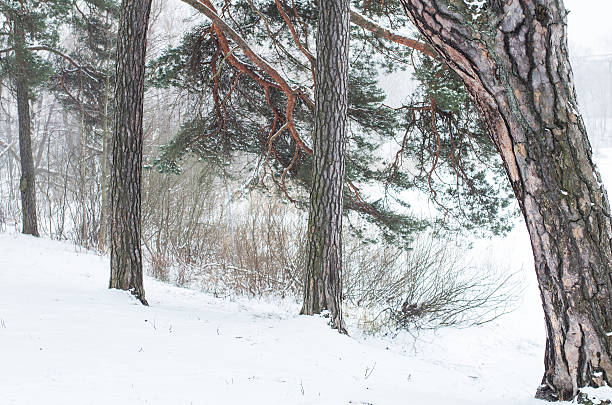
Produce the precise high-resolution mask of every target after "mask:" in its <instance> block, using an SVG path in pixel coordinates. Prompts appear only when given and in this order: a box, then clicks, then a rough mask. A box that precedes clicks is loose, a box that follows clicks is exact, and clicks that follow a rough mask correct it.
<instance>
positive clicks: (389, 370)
mask: <svg viewBox="0 0 612 405" xmlns="http://www.w3.org/2000/svg"><path fill="white" fill-rule="evenodd" d="M108 268H109V263H108V260H107V259H106V258H105V257H100V256H97V255H95V254H92V253H88V252H82V251H78V250H77V249H76V248H75V247H74V246H72V245H70V244H67V243H60V242H55V241H50V240H45V239H37V238H33V237H27V236H23V235H19V234H16V233H3V234H0V404H45V405H50V404H62V405H64V404H145V403H146V404H351V403H352V404H367V403H370V404H377V405H382V404H406V403H414V404H427V403H440V401H444V402H443V403H452V404H458V405H460V404H486V403H491V401H495V403H497V404H534V403H537V402H536V401H535V400H533V399H532V396H533V393H534V390H535V388H536V387H537V383H538V382H539V379H540V377H541V372H542V355H543V351H544V348H543V334H542V330H541V328H539V326H538V325H537V324H538V322H537V321H536V322H535V329H534V323H533V319H534V317H533V316H530V315H529V314H530V313H533V314H535V315H536V316H535V318H536V319H538V320H539V318H540V310H539V307H538V306H536V307H535V308H527V311H525V312H520V313H519V312H517V313H513V314H511V315H509V316H507V317H505V318H502V319H501V320H500V321H498V322H495V323H492V324H488V325H486V326H482V327H477V328H470V329H462V330H453V329H448V330H442V331H439V332H438V333H437V335H436V334H433V333H428V334H424V335H422V336H421V337H420V338H419V340H418V341H417V342H416V343H415V342H414V340H413V339H412V338H410V337H409V335H408V334H402V335H400V336H398V337H397V338H395V339H391V338H382V337H381V338H376V337H363V336H362V335H361V333H360V332H359V331H358V330H357V329H356V328H355V327H354V325H353V326H351V332H352V333H353V334H352V336H351V337H348V336H341V335H339V334H338V333H336V332H335V331H332V330H330V329H329V327H328V326H327V325H326V324H325V321H326V320H325V319H323V318H318V317H305V316H297V315H296V314H297V312H298V309H299V308H298V306H297V305H296V304H294V303H290V302H287V301H283V302H280V303H279V302H270V303H266V302H262V301H255V300H251V301H248V300H235V301H228V300H223V299H220V298H214V297H212V296H209V295H205V294H202V293H200V292H196V291H192V290H186V289H180V288H176V287H173V286H170V285H166V284H162V283H160V282H157V281H155V280H152V279H150V278H147V279H146V280H145V287H146V292H147V298H148V300H149V303H150V304H151V306H150V307H148V308H147V307H143V306H141V305H139V304H138V303H137V302H136V301H135V300H134V299H133V298H132V297H131V296H130V295H129V294H128V293H124V292H120V291H117V290H108V289H107V288H106V287H107V283H108V280H107V278H108ZM530 305H531V303H530ZM525 316H527V318H528V319H523V318H524V317H525Z"/></svg>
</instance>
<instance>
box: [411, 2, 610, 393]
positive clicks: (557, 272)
mask: <svg viewBox="0 0 612 405" xmlns="http://www.w3.org/2000/svg"><path fill="white" fill-rule="evenodd" d="M403 3H404V5H405V9H406V11H407V13H408V14H409V16H410V18H411V19H412V21H413V22H414V24H415V25H416V27H417V28H418V30H419V31H420V32H421V34H422V35H423V36H424V37H425V38H426V39H427V41H428V42H429V43H430V44H431V46H432V47H433V48H434V49H435V50H436V51H437V52H438V53H439V54H440V56H441V57H442V58H443V59H444V60H445V61H446V63H447V64H448V66H449V67H450V68H451V69H452V70H454V71H455V72H456V73H457V74H458V75H459V76H460V77H461V79H462V80H463V82H464V84H465V87H466V89H467V91H468V92H469V94H470V96H471V98H472V99H473V100H474V102H475V104H476V105H477V107H478V109H479V111H480V115H481V117H482V118H483V119H484V122H485V124H486V127H487V129H488V131H489V133H490V136H491V138H492V140H493V142H494V143H495V145H496V147H497V149H498V151H499V153H500V155H501V157H502V160H503V163H504V166H505V169H506V173H507V175H508V178H509V179H510V182H511V184H512V187H513V189H514V193H515V195H516V198H517V199H518V201H519V205H520V208H521V211H522V213H523V216H524V218H525V222H526V224H527V228H528V230H529V234H530V237H531V245H532V247H533V254H534V261H535V269H536V273H537V277H538V282H539V287H540V293H541V297H542V303H543V307H544V314H545V320H546V329H547V340H546V354H545V372H544V377H543V379H542V384H541V386H540V388H539V389H538V391H537V394H536V396H537V397H539V398H543V399H548V400H567V399H569V398H572V397H574V396H576V395H577V393H578V390H579V389H580V388H581V387H583V386H595V387H599V386H603V385H606V384H607V385H610V384H612V333H611V332H612V286H611V284H612V281H611V275H612V251H611V249H610V248H611V246H610V238H611V237H612V224H611V221H610V205H609V202H608V198H607V195H606V191H605V189H604V187H603V185H602V183H601V179H600V176H599V173H598V171H597V169H596V167H595V164H594V163H593V161H592V158H591V146H590V144H589V140H588V138H587V134H586V130H585V127H584V123H583V121H582V118H581V116H580V114H579V113H578V108H577V102H576V94H575V90H574V84H573V77H572V71H571V68H570V63H569V59H568V51H567V36H566V15H567V12H566V10H565V8H564V6H563V4H562V1H559V0H506V1H501V0H496V1H489V2H486V4H485V5H484V6H483V7H479V6H477V5H474V4H472V3H470V4H467V2H464V1H455V0H403Z"/></svg>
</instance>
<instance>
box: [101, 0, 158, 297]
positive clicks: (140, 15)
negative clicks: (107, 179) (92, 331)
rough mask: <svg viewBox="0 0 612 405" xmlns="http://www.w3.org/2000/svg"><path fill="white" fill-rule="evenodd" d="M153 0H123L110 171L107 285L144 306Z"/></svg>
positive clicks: (118, 44) (118, 37) (118, 42)
mask: <svg viewBox="0 0 612 405" xmlns="http://www.w3.org/2000/svg"><path fill="white" fill-rule="evenodd" d="M150 11H151V0H123V1H122V3H121V12H120V18H119V32H118V35H117V58H116V63H117V65H116V66H117V67H116V81H115V111H114V114H115V127H114V133H113V140H112V156H113V158H112V174H111V201H110V202H111V234H110V237H111V276H110V288H118V289H121V290H128V291H130V292H131V293H132V294H134V295H135V296H136V297H137V298H138V299H139V300H140V302H142V303H143V304H144V305H148V304H147V301H146V299H145V292H144V287H143V282H142V247H141V240H140V235H141V206H140V204H141V191H140V190H141V181H142V133H143V128H142V115H143V101H144V83H145V55H146V44H147V28H148V21H149V14H150Z"/></svg>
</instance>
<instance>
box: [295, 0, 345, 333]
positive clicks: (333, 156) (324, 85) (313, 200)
mask: <svg viewBox="0 0 612 405" xmlns="http://www.w3.org/2000/svg"><path fill="white" fill-rule="evenodd" d="M318 5H319V19H318V31H317V63H316V77H317V84H316V89H315V110H316V112H315V135H314V147H313V157H314V159H313V160H314V165H313V175H312V178H313V180H312V189H311V192H310V214H309V218H308V262H307V267H306V275H305V288H304V290H305V291H304V306H303V307H302V314H306V315H312V314H318V313H321V311H324V310H329V312H330V316H331V324H332V327H334V328H336V329H338V330H339V331H341V332H345V326H344V320H343V318H342V207H343V185H344V170H345V168H344V166H345V165H344V155H345V143H346V125H347V108H348V96H347V90H348V66H349V65H348V52H349V18H350V13H349V1H348V0H338V1H326V0H320V1H319V3H318Z"/></svg>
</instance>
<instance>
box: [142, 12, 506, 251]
mask: <svg viewBox="0 0 612 405" xmlns="http://www.w3.org/2000/svg"><path fill="white" fill-rule="evenodd" d="M281 3H282V6H283V8H284V10H285V12H286V14H287V16H289V18H290V20H291V23H292V24H293V26H294V27H295V28H296V31H297V32H298V34H299V36H300V40H301V41H302V43H303V44H306V43H308V44H309V45H310V50H311V52H313V53H314V33H315V32H316V9H315V8H314V3H315V2H311V1H295V2H292V1H281ZM224 4H225V8H223V5H224ZM224 4H219V5H218V9H219V10H221V9H223V10H224V15H225V16H226V18H225V20H226V21H227V22H228V23H230V25H232V26H233V27H234V28H235V29H236V30H237V31H238V32H239V33H240V35H241V36H242V37H243V38H244V39H246V40H247V42H248V43H250V44H252V46H253V49H255V50H257V51H258V52H259V53H260V55H261V56H263V57H264V58H265V59H266V61H268V62H269V63H270V64H271V65H272V66H274V67H275V68H276V69H277V70H278V71H279V72H280V73H281V74H282V75H283V76H284V77H285V78H286V80H287V81H288V83H289V84H290V85H291V86H292V87H293V88H297V89H300V90H301V91H302V92H304V93H306V94H312V93H313V80H312V76H311V69H310V63H309V61H308V59H307V58H306V57H305V56H304V55H303V54H302V52H300V51H299V49H298V48H297V46H296V44H295V42H294V39H293V36H292V34H291V31H290V30H289V29H288V27H287V25H286V24H285V22H284V21H283V19H282V18H281V14H280V13H279V11H278V9H277V7H276V4H275V2H274V1H273V0H265V1H259V2H255V3H253V2H251V1H245V0H241V1H236V2H231V4H229V3H224ZM228 4H229V5H228ZM362 6H363V7H364V11H363V13H364V14H365V15H366V16H367V17H368V18H370V19H372V20H375V21H379V22H380V23H381V24H382V25H386V26H389V27H392V28H394V29H401V28H403V27H405V26H406V24H407V21H406V19H405V18H404V17H402V16H403V12H402V10H401V6H400V5H399V2H395V1H389V2H384V3H383V2H371V3H367V4H365V5H364V4H361V3H360V4H355V5H354V7H355V8H357V7H362ZM230 14H231V18H229V16H230ZM298 16H299V18H298ZM255 44H259V45H257V46H255ZM230 47H231V48H232V49H233V50H232V56H234V57H236V58H237V59H238V60H240V61H241V62H242V63H244V65H245V66H247V67H248V68H249V69H250V70H251V71H252V72H255V73H256V74H257V75H258V76H259V77H261V78H262V79H264V80H269V79H270V78H269V77H268V76H267V75H266V74H265V72H263V71H261V70H260V69H259V68H257V67H256V66H254V65H252V63H251V62H250V60H249V59H248V58H247V56H246V55H244V54H243V53H242V51H241V50H240V49H238V48H234V45H233V44H231V43H230ZM413 62H414V66H412V63H413ZM406 69H413V70H414V77H415V79H416V80H417V82H418V83H419V86H418V89H417V91H416V93H415V94H413V95H409V96H410V97H409V98H408V101H407V102H406V103H405V105H404V106H402V107H401V108H390V107H387V106H386V105H385V104H384V103H385V99H386V94H385V93H384V92H383V91H382V89H381V88H380V86H379V85H378V81H379V78H380V75H381V74H384V73H385V72H395V71H398V70H406ZM148 72H149V75H150V77H149V81H148V83H149V85H150V86H155V87H162V88H176V89H180V90H181V91H182V92H183V93H184V94H185V95H186V96H185V98H186V100H187V102H188V103H189V105H190V108H189V109H190V111H191V112H192V114H191V117H190V119H189V120H188V121H187V122H186V123H185V124H184V125H183V126H182V128H181V129H180V131H179V132H178V133H177V135H176V136H175V138H174V139H173V140H172V141H171V142H170V143H169V144H167V145H166V146H164V147H163V148H162V150H161V153H160V156H159V157H158V159H156V161H155V162H154V164H153V165H152V166H153V167H155V168H157V169H158V170H160V171H163V172H175V173H179V172H180V164H181V163H180V162H181V159H182V158H183V157H184V156H185V155H186V154H193V155H196V156H198V157H199V158H200V159H203V160H207V161H211V162H217V163H218V164H220V165H225V164H227V162H228V161H230V162H231V160H232V158H239V157H242V156H245V155H252V156H266V157H262V158H261V159H260V160H259V164H260V167H259V169H260V170H259V172H264V170H261V165H262V164H263V163H267V164H268V167H266V168H265V172H266V173H268V176H271V178H272V179H273V180H274V182H275V183H276V184H277V185H279V187H280V188H281V189H284V188H285V186H286V187H287V190H288V194H289V196H290V197H291V198H292V199H295V200H297V202H298V203H300V205H301V206H303V207H307V204H306V200H307V194H308V193H307V190H308V187H309V186H310V172H311V161H310V157H309V156H308V155H307V154H305V153H303V152H300V153H299V154H298V157H297V159H295V161H294V154H295V150H296V142H295V140H294V139H293V138H292V137H291V136H290V134H289V133H288V131H284V132H283V133H282V134H280V135H279V136H278V137H275V138H274V140H273V142H272V143H271V144H268V138H269V136H270V133H269V132H270V128H272V126H273V124H274V121H275V118H276V119H279V117H280V119H282V118H283V117H284V115H283V114H284V111H285V106H286V102H287V100H286V97H285V95H284V93H282V92H281V91H279V90H277V89H275V88H273V87H272V88H270V90H269V94H268V95H267V96H266V94H265V92H264V91H263V90H262V88H261V87H260V86H259V85H258V84H257V83H256V81H255V80H253V79H251V78H249V77H248V76H247V75H246V74H244V73H241V72H239V71H237V70H236V69H234V68H233V67H232V65H231V64H230V63H228V60H227V58H226V57H225V56H224V55H222V54H221V53H220V52H219V42H218V38H216V37H215V35H214V33H211V31H210V24H209V23H204V24H202V25H200V26H198V27H195V28H194V29H193V30H191V31H190V32H188V33H187V34H185V35H184V37H183V40H182V42H181V43H180V44H179V45H178V46H176V47H173V48H170V49H167V50H166V51H165V52H164V53H163V54H162V55H161V56H160V57H158V58H157V59H155V60H154V61H152V62H151V64H150V66H149V69H148ZM407 96H408V95H407ZM311 99H312V96H311ZM215 100H217V102H215ZM432 105H433V109H432V108H431V106H432ZM313 117H314V116H313V111H312V106H311V105H308V103H305V102H302V101H300V100H298V102H297V105H296V106H295V110H294V122H295V125H296V129H297V130H298V132H299V134H300V137H301V138H302V139H303V140H304V141H305V142H306V143H307V144H308V145H311V134H312V131H313ZM349 120H350V127H349V136H348V144H347V168H346V174H347V186H346V188H345V197H346V198H345V201H346V208H347V209H348V211H349V212H356V213H358V214H360V215H361V217H363V218H364V219H365V222H364V221H351V222H352V225H353V226H354V231H355V232H357V233H358V234H360V235H362V236H363V238H364V239H365V240H367V239H368V238H370V237H371V232H370V231H368V229H370V228H369V227H368V224H375V225H378V228H379V229H380V234H381V235H382V236H383V237H384V239H385V240H387V241H388V242H395V243H402V244H403V243H408V242H410V241H411V239H412V238H413V236H414V235H415V233H416V232H418V231H421V230H423V229H425V228H427V227H432V226H433V227H436V228H443V229H452V230H466V229H468V230H470V231H472V232H475V231H481V232H483V233H489V234H490V233H494V234H497V233H504V232H506V231H508V230H509V229H510V226H511V219H512V217H513V216H514V215H515V210H514V209H512V207H511V201H512V198H511V193H510V189H509V187H508V182H507V180H506V178H505V176H504V172H503V169H502V166H501V162H500V161H499V159H498V157H497V154H496V151H495V149H494V147H493V144H492V142H491V141H490V139H489V138H488V136H487V135H486V133H485V132H484V130H483V128H482V125H481V124H480V122H479V120H478V117H477V114H476V111H475V109H474V106H473V104H472V103H471V102H470V100H469V97H468V95H467V93H466V92H465V90H464V88H463V86H462V84H461V82H460V81H459V80H458V78H457V77H456V76H454V75H453V74H452V73H451V72H450V70H449V69H447V68H446V67H445V66H444V65H443V64H441V63H440V62H439V61H437V60H436V59H433V58H430V57H426V56H422V55H418V54H417V53H416V52H415V53H414V54H413V51H412V50H411V49H408V48H406V47H404V46H402V45H398V44H394V43H391V42H389V41H386V40H383V39H379V38H376V37H374V36H373V35H372V34H370V33H369V32H367V31H365V30H363V29H361V28H359V27H356V26H353V27H352V31H351V71H350V77H349ZM279 127H280V125H277V126H276V127H275V128H276V129H278V128H279ZM390 149H391V150H393V154H392V156H389V152H388V151H389V150H390ZM270 151H272V152H270ZM254 170H256V169H255V168H254ZM285 178H286V179H289V180H287V184H286V185H283V181H282V180H283V179H285ZM259 184H261V183H259ZM353 185H354V186H356V187H357V188H358V189H362V190H368V192H367V193H366V192H363V191H361V192H360V194H359V196H358V195H357V194H356V193H355V192H354V190H353V187H352V186H353ZM424 199H429V201H430V203H429V204H430V206H431V207H433V208H434V212H437V214H436V215H435V216H434V217H433V218H423V217H422V216H421V215H418V214H415V212H414V210H413V209H412V208H411V205H410V202H415V200H421V201H417V202H418V203H419V204H422V200H424Z"/></svg>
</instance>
